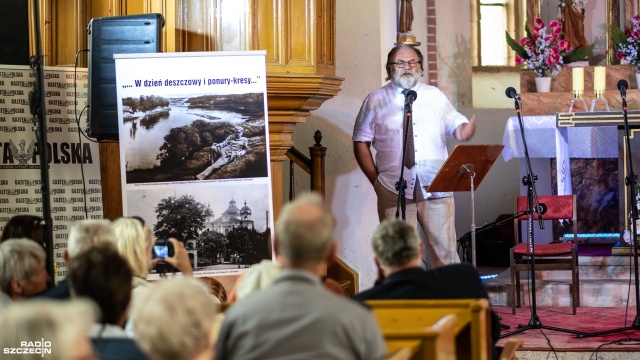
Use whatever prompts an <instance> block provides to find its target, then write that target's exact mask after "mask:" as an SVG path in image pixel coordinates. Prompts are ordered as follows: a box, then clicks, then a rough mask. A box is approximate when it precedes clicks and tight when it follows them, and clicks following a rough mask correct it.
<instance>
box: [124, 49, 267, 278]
mask: <svg viewBox="0 0 640 360" xmlns="http://www.w3.org/2000/svg"><path fill="white" fill-rule="evenodd" d="M265 56H266V52H264V51H246V52H197V53H158V54H121V55H115V59H116V85H117V92H118V96H117V101H118V126H119V138H120V159H121V160H120V165H121V172H122V204H123V207H124V209H123V213H124V214H125V215H126V216H140V217H141V218H143V219H144V220H145V223H146V224H147V225H148V226H149V227H150V228H151V229H152V231H153V233H154V234H155V236H156V238H158V239H164V238H176V239H178V240H180V241H182V242H184V244H185V247H186V249H187V251H188V252H189V258H190V260H191V263H192V265H193V268H194V271H195V275H196V276H213V275H238V274H241V273H243V272H244V271H245V270H246V269H247V268H248V267H250V266H251V264H256V263H259V262H260V261H261V260H262V259H269V258H271V255H270V254H271V251H270V250H271V249H270V248H269V246H270V244H271V241H270V239H271V235H272V229H273V219H272V216H271V214H272V213H273V210H272V209H273V206H272V193H271V167H270V160H269V131H268V128H267V124H268V120H267V87H266V80H267V79H266V67H265ZM153 251H156V252H158V253H159V252H162V249H161V248H157V249H153ZM157 255H158V254H157ZM160 257H161V256H160ZM157 276H158V275H157V274H155V271H152V272H151V274H150V276H149V278H150V279H153V278H157Z"/></svg>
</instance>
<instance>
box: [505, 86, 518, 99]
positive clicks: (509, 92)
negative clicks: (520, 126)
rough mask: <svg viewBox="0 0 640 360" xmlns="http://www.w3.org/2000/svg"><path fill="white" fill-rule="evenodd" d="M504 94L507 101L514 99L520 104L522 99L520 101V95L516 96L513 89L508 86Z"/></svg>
mask: <svg viewBox="0 0 640 360" xmlns="http://www.w3.org/2000/svg"><path fill="white" fill-rule="evenodd" d="M504 93H505V95H507V97H508V98H509V99H514V100H517V101H519V102H522V99H520V95H518V93H517V92H516V89H514V88H513V87H511V86H509V87H508V88H507V90H505V92H504Z"/></svg>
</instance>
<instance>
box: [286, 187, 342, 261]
mask: <svg viewBox="0 0 640 360" xmlns="http://www.w3.org/2000/svg"><path fill="white" fill-rule="evenodd" d="M335 224H336V222H335V218H334V217H333V215H332V214H331V212H330V211H329V210H328V209H327V208H326V207H325V206H324V202H323V200H322V198H321V197H320V195H318V194H315V193H307V194H304V195H302V196H298V197H297V198H296V199H295V200H294V201H292V202H290V203H288V204H286V205H285V206H284V207H283V208H282V212H281V213H280V218H279V219H278V221H277V222H276V225H275V237H276V251H277V253H278V255H279V256H281V258H282V264H283V265H286V266H292V267H303V266H305V265H315V264H320V263H322V262H324V261H327V260H329V256H330V254H329V253H330V251H331V250H332V249H333V246H334V243H333V231H334V229H335Z"/></svg>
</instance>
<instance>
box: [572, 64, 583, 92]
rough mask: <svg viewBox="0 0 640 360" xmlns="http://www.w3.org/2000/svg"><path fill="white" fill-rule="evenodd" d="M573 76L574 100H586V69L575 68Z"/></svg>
mask: <svg viewBox="0 0 640 360" xmlns="http://www.w3.org/2000/svg"><path fill="white" fill-rule="evenodd" d="M572 75H573V91H572V94H573V98H574V99H582V98H584V68H583V67H574V68H573V71H572Z"/></svg>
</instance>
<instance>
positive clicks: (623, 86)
mask: <svg viewBox="0 0 640 360" xmlns="http://www.w3.org/2000/svg"><path fill="white" fill-rule="evenodd" d="M628 88H629V83H628V82H627V80H625V79H620V80H618V90H620V95H621V96H622V98H623V99H625V100H626V99H627V89H628Z"/></svg>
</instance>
